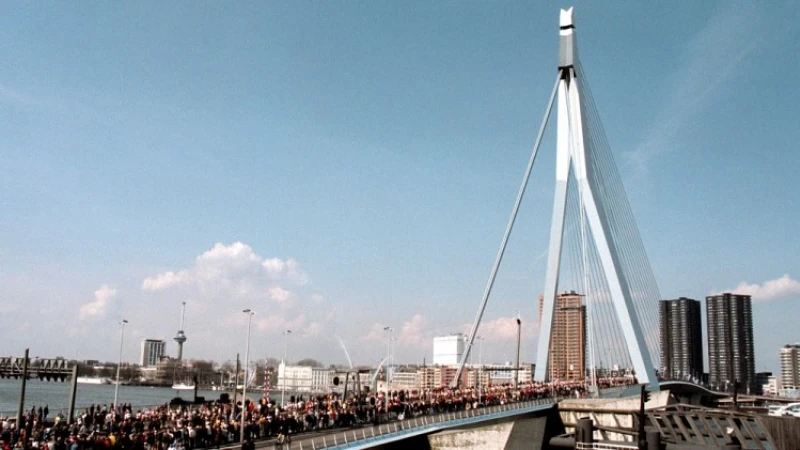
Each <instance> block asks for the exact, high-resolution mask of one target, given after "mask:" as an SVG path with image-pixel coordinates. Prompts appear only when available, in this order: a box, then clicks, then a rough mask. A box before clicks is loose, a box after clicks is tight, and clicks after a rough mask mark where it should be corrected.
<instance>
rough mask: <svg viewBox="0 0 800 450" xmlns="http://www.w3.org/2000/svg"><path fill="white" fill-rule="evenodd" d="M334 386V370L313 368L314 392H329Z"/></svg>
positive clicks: (312, 385) (312, 382)
mask: <svg viewBox="0 0 800 450" xmlns="http://www.w3.org/2000/svg"><path fill="white" fill-rule="evenodd" d="M332 386H333V370H331V369H322V368H317V367H315V368H313V369H311V390H312V391H313V392H328V391H330V389H331V387H332Z"/></svg>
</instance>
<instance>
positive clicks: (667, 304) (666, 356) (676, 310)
mask: <svg viewBox="0 0 800 450" xmlns="http://www.w3.org/2000/svg"><path fill="white" fill-rule="evenodd" d="M658 312H659V314H658V320H659V326H660V329H661V376H662V377H664V378H666V379H668V380H699V379H700V378H701V376H702V374H703V340H702V339H703V327H702V323H701V321H700V302H699V301H697V300H694V299H691V298H685V297H681V298H678V299H675V300H661V301H660V302H659V304H658Z"/></svg>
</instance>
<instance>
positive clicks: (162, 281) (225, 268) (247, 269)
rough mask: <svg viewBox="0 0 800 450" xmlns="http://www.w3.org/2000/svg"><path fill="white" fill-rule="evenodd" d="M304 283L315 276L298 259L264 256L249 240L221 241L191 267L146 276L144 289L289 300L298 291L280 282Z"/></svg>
mask: <svg viewBox="0 0 800 450" xmlns="http://www.w3.org/2000/svg"><path fill="white" fill-rule="evenodd" d="M283 282H286V283H290V284H294V285H297V286H304V285H306V284H309V283H310V282H311V278H310V277H309V276H308V274H306V273H305V272H304V271H303V270H302V269H301V268H300V264H299V263H298V262H297V261H296V260H294V259H287V260H285V261H284V260H282V259H280V258H268V259H264V258H262V257H261V256H259V255H258V254H257V253H255V252H254V251H253V249H252V247H250V246H249V245H247V244H244V243H242V242H234V243H232V244H230V245H224V244H222V243H217V244H216V245H214V247H212V248H211V249H209V250H207V251H205V252H203V253H202V254H201V255H200V256H198V257H197V258H195V261H194V264H193V265H192V266H191V267H188V268H186V269H182V270H176V271H167V272H163V273H159V274H156V275H153V276H150V277H147V278H145V279H144V280H143V281H142V285H141V287H142V290H144V291H146V292H160V291H166V290H170V289H176V288H188V289H192V290H194V291H198V292H199V294H200V295H201V296H204V297H217V298H238V299H249V300H252V299H271V300H274V301H276V302H278V303H286V302H287V301H289V300H292V299H294V298H295V294H294V293H292V292H291V291H289V290H287V289H285V288H284V287H283V286H281V285H280V284H279V283H283Z"/></svg>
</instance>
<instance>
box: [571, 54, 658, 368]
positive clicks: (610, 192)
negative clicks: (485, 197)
mask: <svg viewBox="0 0 800 450" xmlns="http://www.w3.org/2000/svg"><path fill="white" fill-rule="evenodd" d="M580 73H581V81H582V83H581V84H582V85H583V86H582V87H583V88H584V89H582V93H583V94H584V106H585V107H586V111H587V112H588V114H587V119H588V120H587V125H588V128H589V129H590V133H589V139H590V141H591V147H592V152H591V153H590V157H591V158H592V159H593V161H595V164H596V167H597V169H598V171H599V173H600V180H601V182H602V183H598V184H597V185H598V187H599V189H598V194H599V195H602V196H603V197H604V198H603V200H604V201H603V203H602V204H603V206H604V210H605V211H606V213H607V214H606V215H607V217H608V219H609V220H608V222H610V223H609V228H611V230H610V231H611V232H612V233H613V234H614V235H616V236H615V237H617V239H616V240H615V242H616V243H618V244H621V245H618V247H619V248H618V250H620V251H621V253H623V257H622V258H620V259H621V261H620V262H621V265H622V266H623V267H622V270H624V271H625V272H623V273H624V274H625V275H627V276H626V278H629V283H630V284H629V288H631V287H633V289H632V290H633V291H634V292H631V294H632V297H634V298H633V300H634V304H635V305H636V307H635V311H634V313H635V314H637V318H638V319H639V321H640V322H643V323H645V324H646V328H651V326H652V324H651V323H650V320H648V319H649V317H650V314H642V310H643V309H646V308H642V305H641V295H633V294H637V293H638V292H643V291H644V290H645V289H642V288H643V287H644V286H643V285H646V284H647V283H643V280H642V279H641V273H640V271H637V270H635V268H636V266H637V264H633V263H631V261H632V260H634V259H636V253H637V252H636V251H635V250H634V249H632V248H630V246H629V245H627V244H628V243H631V242H635V241H634V240H633V239H630V238H628V237H626V236H625V235H626V234H630V227H629V225H627V223H628V222H629V221H630V216H631V214H628V211H626V208H625V207H624V206H622V205H620V197H623V195H620V192H624V191H622V190H621V182H620V179H619V175H618V173H616V170H613V169H614V165H613V157H612V156H611V154H610V148H609V146H608V143H607V140H604V139H603V132H602V125H599V124H598V117H597V111H596V106H595V105H594V101H593V98H592V97H591V89H590V88H589V87H588V83H585V82H584V81H585V75H584V74H583V73H582V70H581V72H580ZM603 150H605V151H603ZM615 194H616V195H615ZM625 206H627V205H625ZM615 213H621V214H622V217H620V216H619V214H615ZM626 219H627V220H626ZM640 267H641V266H640ZM650 334H651V333H648V334H647V335H646V339H645V342H646V344H647V345H648V349H650V348H651V345H650V344H651V340H650V339H647V338H648V337H649V336H650ZM650 353H651V356H652V351H651V352H650ZM651 359H652V358H651Z"/></svg>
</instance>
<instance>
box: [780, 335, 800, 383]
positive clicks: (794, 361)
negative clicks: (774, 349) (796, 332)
mask: <svg viewBox="0 0 800 450" xmlns="http://www.w3.org/2000/svg"><path fill="white" fill-rule="evenodd" d="M781 381H782V382H783V386H784V387H786V388H794V389H800V344H787V345H785V346H784V347H783V348H782V349H781Z"/></svg>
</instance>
